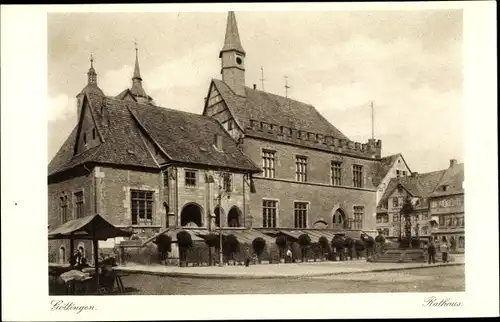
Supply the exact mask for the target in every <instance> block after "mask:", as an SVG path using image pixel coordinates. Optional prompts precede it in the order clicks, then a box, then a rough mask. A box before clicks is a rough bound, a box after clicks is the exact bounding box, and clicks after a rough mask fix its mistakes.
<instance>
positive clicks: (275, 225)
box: [261, 198, 280, 228]
mask: <svg viewBox="0 0 500 322" xmlns="http://www.w3.org/2000/svg"><path fill="white" fill-rule="evenodd" d="M265 201H270V202H275V207H274V209H276V210H275V218H274V226H269V224H266V225H264V216H267V214H264V209H272V208H271V207H267V208H265V206H264V202H265ZM261 205H262V206H261V207H262V227H263V228H278V227H279V207H280V201H279V199H274V198H262V204H261ZM267 222H268V221H267V220H266V223H267Z"/></svg>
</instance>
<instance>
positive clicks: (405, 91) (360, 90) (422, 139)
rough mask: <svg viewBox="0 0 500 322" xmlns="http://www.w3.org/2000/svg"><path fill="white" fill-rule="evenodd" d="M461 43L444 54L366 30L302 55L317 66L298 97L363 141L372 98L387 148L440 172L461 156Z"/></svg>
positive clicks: (300, 83)
mask: <svg viewBox="0 0 500 322" xmlns="http://www.w3.org/2000/svg"><path fill="white" fill-rule="evenodd" d="M459 48H460V47H459V46H458V45H457V44H455V43H448V44H446V45H443V50H442V52H428V51H426V50H425V49H424V48H423V47H422V46H421V45H420V44H419V43H417V42H411V41H409V40H407V39H400V40H398V41H395V42H391V43H387V42H381V41H377V40H374V39H369V38H366V37H362V36H357V37H355V38H353V39H351V40H350V41H347V42H345V43H344V44H343V45H342V46H338V47H336V48H329V47H321V46H319V47H312V48H309V50H307V51H306V52H305V53H303V56H302V58H301V59H302V60H304V61H307V62H311V64H310V66H308V67H307V69H305V68H304V70H303V71H301V72H300V75H301V76H302V77H301V79H294V81H295V86H294V85H292V87H295V91H293V92H292V96H293V97H294V98H297V99H299V100H303V101H305V102H309V103H311V104H313V105H315V106H316V108H317V109H318V110H319V111H320V112H321V113H322V114H323V115H324V116H325V117H326V118H327V119H328V120H329V121H330V122H331V123H332V124H333V125H335V126H336V127H338V128H339V130H341V131H342V132H343V133H344V134H346V135H347V136H348V137H349V138H351V139H352V140H355V141H361V142H365V141H366V140H367V139H368V138H370V136H371V109H370V101H373V102H374V111H375V136H376V138H379V139H382V141H383V142H382V146H383V153H384V154H386V155H387V154H392V153H398V152H402V153H403V155H404V156H405V158H406V159H407V161H408V162H410V163H412V164H418V165H421V168H419V169H418V170H417V171H421V172H424V171H432V170H436V169H439V168H440V167H443V164H444V166H446V165H445V163H446V162H447V160H448V159H449V158H457V159H462V158H463V137H462V129H463V125H464V122H463V119H462V114H463V107H462V105H461V102H462V89H461V74H460V69H459V68H456V67H457V65H458V66H459V61H460V60H459V58H460V50H459ZM315 57H323V58H324V59H322V60H318V59H317V58H316V59H315ZM288 68H290V70H291V69H292V68H291V67H288ZM298 68H299V69H300V66H298ZM443 70H447V71H448V72H446V73H443ZM457 70H458V71H457ZM296 73H297V72H296ZM443 83H444V84H443ZM297 88H299V89H298V90H297ZM430 151H432V154H430ZM429 155H432V157H431V158H429ZM425 158H429V160H428V161H427V162H423V159H425Z"/></svg>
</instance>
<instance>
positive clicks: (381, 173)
mask: <svg viewBox="0 0 500 322" xmlns="http://www.w3.org/2000/svg"><path fill="white" fill-rule="evenodd" d="M400 155H401V154H399V153H398V154H393V155H389V156H386V157H383V158H381V159H380V161H379V162H378V164H377V166H376V169H375V175H374V176H373V179H372V180H373V185H374V186H378V185H379V184H380V182H381V181H382V180H383V179H384V178H385V176H386V175H387V172H389V170H390V169H391V167H392V165H393V164H394V162H396V159H397V158H398V156H400Z"/></svg>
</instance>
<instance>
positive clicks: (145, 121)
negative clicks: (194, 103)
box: [128, 104, 259, 171]
mask: <svg viewBox="0 0 500 322" xmlns="http://www.w3.org/2000/svg"><path fill="white" fill-rule="evenodd" d="M128 106H129V109H130V111H131V112H132V113H133V115H134V116H136V117H137V119H138V121H139V123H140V124H141V125H142V126H143V127H144V129H145V130H146V132H147V133H149V134H150V135H151V137H153V139H154V140H155V141H156V142H157V143H158V144H159V145H160V146H161V148H162V149H163V151H165V153H166V154H167V156H168V157H169V158H171V159H172V160H174V161H178V162H186V163H195V164H204V165H209V166H216V167H229V168H233V169H241V170H253V171H259V170H258V168H257V167H256V166H255V165H254V164H253V163H252V162H251V161H250V159H248V158H247V157H246V156H245V155H244V154H243V153H242V152H241V150H240V149H239V148H238V147H237V146H236V144H235V142H234V140H233V139H232V138H231V137H229V136H228V135H227V134H226V133H225V131H224V129H223V128H222V126H221V125H220V124H219V123H218V122H217V121H216V120H215V119H212V118H209V117H206V116H203V115H199V114H193V113H187V112H181V111H178V110H173V109H167V108H162V107H157V106H149V105H143V104H129V105H128ZM217 134H218V135H220V136H221V137H222V146H223V151H218V150H217V149H216V148H215V146H214V139H215V135H217Z"/></svg>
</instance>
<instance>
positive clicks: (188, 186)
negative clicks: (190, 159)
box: [184, 169, 199, 188]
mask: <svg viewBox="0 0 500 322" xmlns="http://www.w3.org/2000/svg"><path fill="white" fill-rule="evenodd" d="M188 172H190V173H194V178H189V179H190V180H192V179H194V184H188V177H187V173H188ZM198 173H199V171H198V170H197V169H184V187H186V188H196V187H197V186H198V181H199V178H198Z"/></svg>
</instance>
